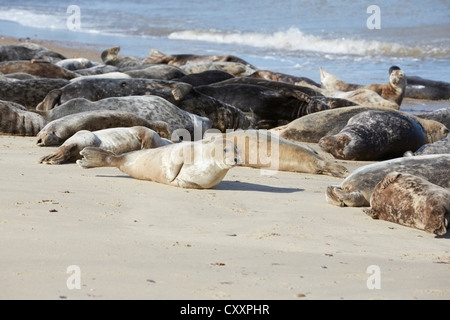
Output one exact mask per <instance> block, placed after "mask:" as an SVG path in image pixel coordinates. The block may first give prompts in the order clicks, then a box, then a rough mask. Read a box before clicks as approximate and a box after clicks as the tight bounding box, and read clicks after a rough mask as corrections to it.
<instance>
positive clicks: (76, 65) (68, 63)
mask: <svg viewBox="0 0 450 320" xmlns="http://www.w3.org/2000/svg"><path fill="white" fill-rule="evenodd" d="M55 65H57V66H59V67H62V68H64V69H67V70H70V71H76V70H80V69H88V68H92V67H96V66H98V65H99V63H98V62H92V61H91V60H89V59H86V58H71V59H64V60H61V61H58V62H56V63H55Z"/></svg>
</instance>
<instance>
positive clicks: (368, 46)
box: [169, 28, 449, 57]
mask: <svg viewBox="0 0 450 320" xmlns="http://www.w3.org/2000/svg"><path fill="white" fill-rule="evenodd" d="M169 39H174V40H190V41H206V42H213V43H224V44H236V45H246V46H252V47H258V48H277V49H284V50H302V51H315V52H322V53H333V54H356V55H386V56H402V57H415V56H430V55H432V56H440V55H446V54H447V55H448V54H449V53H448V52H446V50H442V49H441V50H440V49H437V48H431V49H427V48H421V47H408V46H404V45H401V44H397V43H391V42H381V41H365V40H358V39H343V38H341V39H321V38H319V37H316V36H313V35H308V34H305V33H303V32H302V31H300V30H299V29H297V28H290V29H288V30H286V31H279V32H275V33H272V34H264V33H251V32H247V33H244V32H243V33H224V32H216V31H195V30H185V31H177V32H172V33H171V34H170V35H169Z"/></svg>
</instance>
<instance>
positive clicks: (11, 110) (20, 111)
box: [0, 100, 47, 136]
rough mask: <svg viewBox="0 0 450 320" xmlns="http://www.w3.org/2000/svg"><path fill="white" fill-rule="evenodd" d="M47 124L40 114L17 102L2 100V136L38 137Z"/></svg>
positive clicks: (0, 125)
mask: <svg viewBox="0 0 450 320" xmlns="http://www.w3.org/2000/svg"><path fill="white" fill-rule="evenodd" d="M46 124H47V120H46V119H45V118H44V117H43V116H41V115H40V114H37V113H34V112H30V111H28V110H27V108H25V107H24V106H22V105H20V104H17V103H15V102H11V101H1V100H0V134H8V135H20V136H36V134H38V132H39V131H41V129H42V128H44V126H45V125H46Z"/></svg>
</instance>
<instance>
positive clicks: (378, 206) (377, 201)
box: [364, 171, 450, 235]
mask: <svg viewBox="0 0 450 320" xmlns="http://www.w3.org/2000/svg"><path fill="white" fill-rule="evenodd" d="M370 205H371V208H370V209H364V212H365V213H366V214H368V215H369V216H371V217H372V218H373V219H380V220H386V221H390V222H394V223H398V224H401V225H404V226H407V227H411V228H416V229H419V230H424V231H427V232H430V233H434V234H437V235H444V234H446V233H447V227H448V221H449V219H450V192H449V191H447V190H445V189H444V188H442V187H440V186H437V185H435V184H433V183H430V182H428V181H427V180H425V179H423V178H421V177H417V176H414V175H411V174H407V173H399V172H395V171H394V172H391V173H388V174H387V175H386V176H385V177H384V178H383V180H381V181H380V182H379V183H378V184H377V186H376V187H375V190H374V191H373V193H372V196H371V197H370Z"/></svg>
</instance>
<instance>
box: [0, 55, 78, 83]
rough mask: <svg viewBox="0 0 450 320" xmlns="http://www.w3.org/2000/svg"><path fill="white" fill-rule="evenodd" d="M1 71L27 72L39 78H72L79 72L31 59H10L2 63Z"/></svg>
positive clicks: (0, 64) (6, 72)
mask: <svg viewBox="0 0 450 320" xmlns="http://www.w3.org/2000/svg"><path fill="white" fill-rule="evenodd" d="M0 72H3V73H4V74H9V73H27V74H31V75H33V76H35V77H37V78H50V79H66V80H70V79H73V78H76V77H78V74H76V73H75V72H72V71H70V70H67V69H65V68H63V67H60V66H57V65H55V64H53V63H50V62H48V61H46V60H31V61H8V62H1V63H0Z"/></svg>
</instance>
